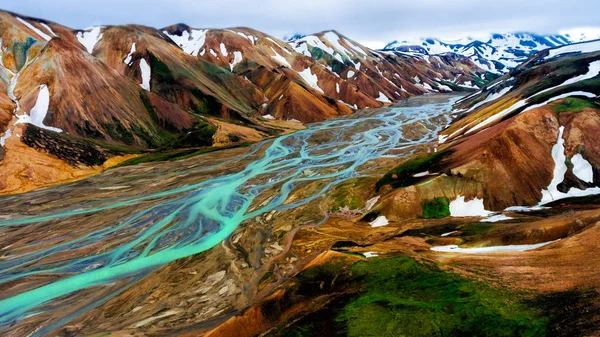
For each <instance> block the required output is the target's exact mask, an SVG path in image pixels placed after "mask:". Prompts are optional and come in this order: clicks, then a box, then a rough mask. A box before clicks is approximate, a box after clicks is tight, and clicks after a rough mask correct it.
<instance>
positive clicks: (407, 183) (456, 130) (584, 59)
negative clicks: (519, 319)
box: [379, 41, 600, 218]
mask: <svg viewBox="0 0 600 337" xmlns="http://www.w3.org/2000/svg"><path fill="white" fill-rule="evenodd" d="M599 80H600V42H599V41H592V42H587V43H581V44H574V45H569V46H563V47H559V48H554V49H550V50H546V51H542V52H540V53H538V54H536V55H535V56H533V57H531V58H530V59H529V60H528V61H527V62H525V63H523V64H522V65H520V66H519V67H517V68H515V69H514V70H512V71H511V72H510V73H509V74H507V75H505V76H503V77H502V78H500V79H499V80H497V81H496V82H494V83H492V84H490V85H488V86H486V87H484V88H483V89H482V90H481V91H479V92H477V93H475V94H473V95H471V96H468V97H466V98H464V99H462V100H460V101H458V102H457V104H456V105H455V110H454V116H455V120H454V121H453V123H452V124H451V125H450V126H449V127H448V128H447V129H446V130H444V131H443V132H442V133H441V134H440V137H439V142H440V144H439V146H438V147H437V148H436V151H435V152H433V153H432V154H428V155H424V156H423V157H422V158H421V159H418V160H413V161H409V162H408V163H405V164H403V165H401V166H400V167H399V168H397V169H395V170H394V171H393V174H395V178H394V177H392V176H391V174H390V175H388V176H387V177H385V179H383V180H382V182H381V183H380V184H379V186H380V188H384V190H385V189H388V190H389V187H386V186H388V185H389V186H392V188H396V189H394V190H392V191H391V192H390V193H388V194H387V195H385V196H383V197H382V201H381V211H382V213H385V214H386V215H387V216H388V217H389V218H399V217H402V216H406V215H421V214H422V212H423V205H425V204H426V203H427V202H429V201H431V200H435V198H446V200H449V201H456V200H458V201H459V202H457V204H456V205H457V206H459V205H458V204H459V203H461V202H462V203H464V205H465V206H466V205H469V207H471V208H474V209H479V211H480V212H478V214H476V215H485V214H489V212H487V211H502V210H504V209H506V208H507V207H511V206H528V207H529V206H542V205H544V204H546V203H549V202H553V201H555V200H560V199H565V198H569V197H575V196H584V195H590V194H598V193H600V188H599V187H598V186H599V185H600V160H599V159H598V158H600V144H599V143H598V141H597V139H596V138H597V137H595V136H594V135H596V134H598V132H600V129H599V128H600V122H599V119H598V113H599V112H600V104H599V99H598V95H600V85H599V83H598V81H599ZM426 171H428V172H429V173H430V174H428V175H419V173H420V172H426ZM417 177H418V178H417ZM461 200H462V201H461ZM469 202H471V204H469ZM475 204H479V205H480V206H476V205H475ZM450 210H452V207H450Z"/></svg>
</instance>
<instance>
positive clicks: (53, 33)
mask: <svg viewBox="0 0 600 337" xmlns="http://www.w3.org/2000/svg"><path fill="white" fill-rule="evenodd" d="M40 25H41V26H42V27H44V28H46V30H47V31H48V32H49V33H50V34H52V36H55V37H58V35H56V33H55V32H54V31H53V30H52V28H50V26H48V25H47V24H45V23H43V22H40Z"/></svg>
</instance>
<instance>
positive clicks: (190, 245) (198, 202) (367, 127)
mask: <svg viewBox="0 0 600 337" xmlns="http://www.w3.org/2000/svg"><path fill="white" fill-rule="evenodd" d="M455 100H456V98H455V97H452V96H448V97H446V98H444V99H441V100H440V99H438V100H437V102H434V103H429V104H424V105H421V106H411V104H406V105H407V106H404V107H393V108H390V109H386V110H383V109H381V110H378V111H368V110H367V111H363V112H359V113H358V114H359V115H353V116H346V117H343V118H339V119H334V120H329V121H325V122H321V123H315V124H310V125H308V127H307V128H306V129H304V130H301V131H297V132H295V133H292V134H289V135H285V136H281V137H278V138H276V139H274V140H267V141H264V142H262V143H259V144H256V145H254V146H253V147H251V148H250V149H248V151H247V153H246V154H244V155H242V156H240V157H238V158H232V159H229V160H227V161H225V162H221V163H216V164H214V165H211V166H206V167H196V168H193V169H192V170H197V171H202V170H208V169H213V168H214V167H219V166H221V167H229V168H237V167H239V169H233V171H234V172H231V173H227V174H223V175H220V176H213V177H210V178H208V179H204V180H202V181H200V182H196V183H190V184H187V185H184V186H178V187H175V188H170V189H166V190H162V191H157V192H156V191H152V192H150V193H145V191H143V190H142V191H140V192H139V193H138V194H137V195H128V196H127V197H124V198H115V199H114V200H103V201H99V200H89V201H86V200H74V201H75V202H77V204H73V203H71V202H65V203H64V206H62V207H57V206H52V207H48V209H45V210H43V211H41V212H40V214H37V213H36V214H35V215H33V216H32V215H22V214H20V215H15V214H6V213H5V212H3V211H4V209H3V208H0V214H1V215H2V216H3V219H4V220H3V221H0V287H4V288H1V289H9V288H10V289H11V291H10V292H8V294H10V295H9V297H6V295H5V294H7V292H4V291H2V292H0V331H6V330H7V329H9V327H10V326H11V325H12V324H15V323H17V322H19V321H21V320H24V319H26V318H28V317H31V316H35V315H38V314H40V313H43V312H47V311H51V310H60V307H61V305H65V303H64V301H65V298H66V299H67V300H66V301H67V303H68V296H70V295H72V294H74V293H76V292H78V291H82V290H84V289H89V288H93V287H97V286H101V285H105V284H109V283H112V282H115V281H117V280H121V279H123V278H127V277H132V276H135V275H137V276H138V277H139V275H146V274H147V273H149V272H152V271H153V270H156V269H157V268H158V267H160V266H163V265H165V264H167V263H169V262H172V261H174V260H177V259H181V258H184V257H188V256H191V255H194V254H198V253H200V252H203V251H205V250H207V249H210V248H211V247H213V246H215V245H217V244H219V243H220V242H222V241H223V240H225V239H226V238H227V237H228V236H230V235H231V234H232V233H233V232H234V230H235V229H236V228H237V227H238V226H239V225H240V224H241V223H242V222H244V221H247V220H249V221H251V219H253V218H254V217H256V216H257V215H260V214H263V213H266V212H271V211H273V210H276V211H285V210H287V209H292V208H296V207H298V206H301V205H304V204H306V203H308V202H310V201H311V200H314V199H315V198H318V197H319V196H321V195H322V194H324V193H327V191H328V190H330V188H331V187H332V186H334V185H337V184H339V183H341V182H343V181H346V180H348V179H351V178H355V177H358V176H361V175H363V174H365V173H364V172H362V170H361V167H363V166H364V165H365V164H367V163H368V162H370V161H373V160H376V159H380V158H382V157H393V156H395V153H396V152H398V151H399V150H402V149H406V148H414V147H415V146H417V145H419V144H425V143H431V142H433V141H434V140H435V139H436V137H437V133H438V132H439V131H440V130H441V129H442V128H443V127H444V126H445V125H446V124H447V123H448V122H449V114H448V111H449V110H450V109H451V106H452V103H453V102H454V101H455ZM406 125H415V127H416V126H417V125H418V126H419V127H420V128H421V129H424V130H426V133H425V136H424V137H419V138H418V139H411V137H408V136H405V135H404V134H403V128H402V126H406ZM404 130H406V129H404ZM204 156H213V157H215V156H219V152H215V153H212V154H205V155H204ZM399 160H401V159H399ZM156 165H160V163H159V164H156ZM316 180H322V181H326V183H325V184H324V185H323V186H322V187H321V188H320V190H319V191H317V193H313V194H310V195H308V196H304V197H303V198H299V199H298V198H295V199H294V200H293V201H290V200H288V197H289V196H290V195H291V194H292V193H293V192H294V191H295V189H296V188H298V186H302V184H304V183H306V182H311V181H316ZM90 184H91V183H90ZM79 186H81V185H79ZM61 188H62V190H64V189H65V188H69V187H68V186H67V187H61ZM58 191H61V189H59V188H50V189H48V192H39V193H58ZM264 193H272V194H274V195H272V196H271V197H270V198H269V199H268V202H266V203H261V204H260V205H256V203H253V201H254V199H255V198H256V197H257V196H261V195H263V194H264ZM65 195H66V194H65ZM157 198H164V201H162V202H160V203H155V204H153V205H152V206H150V207H146V206H145V203H144V201H146V200H154V199H157ZM11 200H12V201H11V202H14V200H16V199H11ZM132 205H133V206H134V207H133V209H134V210H135V211H132V212H129V213H127V215H126V216H124V217H122V218H120V219H119V220H118V221H116V220H114V219H111V218H110V217H107V219H106V221H105V222H102V221H101V222H102V225H101V226H96V227H94V229H93V230H92V231H87V232H85V234H81V233H65V234H64V235H61V236H60V237H59V238H50V237H48V238H46V239H44V238H43V236H41V239H40V240H39V241H38V242H35V243H27V245H28V246H27V247H25V246H23V244H22V243H21V242H20V241H18V242H11V241H6V239H5V238H6V235H4V234H7V233H9V232H11V231H15V230H24V229H26V228H27V227H26V226H34V225H35V226H37V227H35V228H36V231H37V228H40V229H42V228H45V226H46V224H48V225H47V226H49V227H47V228H53V227H52V226H58V225H60V223H61V222H63V221H66V220H67V219H69V218H71V217H79V218H81V219H86V218H87V217H93V216H94V214H101V213H103V212H104V213H105V212H117V211H118V210H119V209H120V208H122V207H126V206H127V207H130V208H131V207H132ZM79 218H78V219H79ZM51 224H52V226H51ZM32 235H34V234H32ZM36 235H40V234H39V233H38V234H36ZM109 240H110V241H111V244H110V245H107V246H106V247H107V248H105V249H97V248H93V249H92V247H97V246H98V243H99V242H100V243H101V242H104V241H107V242H108V241H109ZM82 251H84V252H86V253H84V254H82V253H77V254H75V253H73V254H70V253H69V252H82ZM90 252H91V253H90ZM32 279H34V280H43V281H36V282H39V283H35V286H31V285H30V286H23V287H18V286H14V285H18V284H19V283H21V282H23V283H27V282H31V280H32ZM14 289H17V290H14ZM54 302H56V303H59V302H60V303H62V304H61V305H52V303H54ZM70 318H72V316H68V317H63V318H62V320H60V321H58V322H55V323H54V325H56V324H61V323H62V324H64V323H65V322H66V321H68V320H69V319H70ZM47 331H48V330H47V329H45V330H44V329H41V330H37V331H36V334H43V333H45V332H47Z"/></svg>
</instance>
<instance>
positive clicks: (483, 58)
mask: <svg viewBox="0 0 600 337" xmlns="http://www.w3.org/2000/svg"><path fill="white" fill-rule="evenodd" d="M597 38H600V35H598V34H597V32H595V31H590V32H585V31H581V32H570V33H565V34H555V35H538V34H533V33H510V34H492V35H491V36H490V37H489V39H487V40H477V39H473V38H464V39H461V40H457V41H443V40H440V39H435V38H426V39H418V40H412V41H398V40H396V41H392V42H390V43H388V44H387V45H386V46H385V47H384V48H383V50H395V51H403V52H410V53H417V54H422V55H443V54H447V53H453V54H459V55H462V56H465V57H468V58H470V59H471V60H472V61H473V62H474V63H475V64H477V66H479V67H480V68H482V69H485V70H487V71H490V72H493V73H496V74H504V73H507V72H508V71H510V70H511V69H513V68H515V67H516V66H518V65H519V64H520V63H521V62H523V61H525V60H526V59H527V58H529V57H530V56H532V55H534V54H535V53H537V52H539V51H542V50H544V49H548V48H554V47H559V46H563V45H567V44H571V43H576V42H584V41H589V40H594V39H597Z"/></svg>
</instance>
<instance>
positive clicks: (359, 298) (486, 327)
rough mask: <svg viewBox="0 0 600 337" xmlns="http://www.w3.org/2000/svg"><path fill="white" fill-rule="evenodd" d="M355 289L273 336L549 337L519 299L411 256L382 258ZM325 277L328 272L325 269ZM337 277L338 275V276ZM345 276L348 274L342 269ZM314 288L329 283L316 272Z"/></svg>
mask: <svg viewBox="0 0 600 337" xmlns="http://www.w3.org/2000/svg"><path fill="white" fill-rule="evenodd" d="M349 269H350V270H349V271H350V272H351V279H349V280H346V281H344V285H345V286H347V287H357V286H358V287H359V288H358V289H359V290H358V292H356V293H355V294H354V295H350V296H346V297H341V298H340V299H339V300H338V301H334V302H332V303H330V304H329V305H327V306H326V307H325V308H324V309H322V310H320V311H318V312H315V313H313V314H311V315H308V316H306V317H304V318H303V319H301V320H299V321H297V322H295V323H294V324H292V325H291V326H289V327H287V328H286V329H284V330H283V331H282V330H279V331H277V332H276V333H274V334H272V335H277V336H322V333H323V330H322V328H328V331H327V333H328V334H327V336H351V337H367V336H381V337H396V336H428V337H429V336H544V335H546V333H547V329H548V323H549V320H548V318H544V317H542V316H541V313H540V311H539V310H538V309H537V307H536V306H534V305H531V304H528V303H524V302H522V301H521V300H520V298H519V296H520V295H519V294H515V293H510V292H507V291H505V290H501V289H496V288H492V287H490V286H487V285H485V284H483V283H479V282H474V281H471V280H468V279H465V278H463V277H461V276H458V275H456V274H451V273H447V272H444V271H442V270H440V269H439V268H437V267H436V266H434V265H431V264H423V263H419V262H417V261H415V260H414V259H411V258H409V257H406V256H396V257H389V258H374V259H369V260H365V261H360V262H357V263H355V264H354V265H352V266H351V267H350V268H349ZM320 271H321V272H323V271H324V270H320ZM331 272H336V271H334V270H331ZM337 272H340V271H337ZM306 276H311V277H314V278H317V279H314V278H311V279H309V280H304V281H306V282H309V281H311V282H315V281H317V280H321V281H320V282H319V283H320V284H323V283H322V282H324V283H325V284H328V282H327V280H329V279H327V278H326V277H329V278H331V274H329V273H328V276H325V275H321V274H319V273H313V274H312V275H306Z"/></svg>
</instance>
